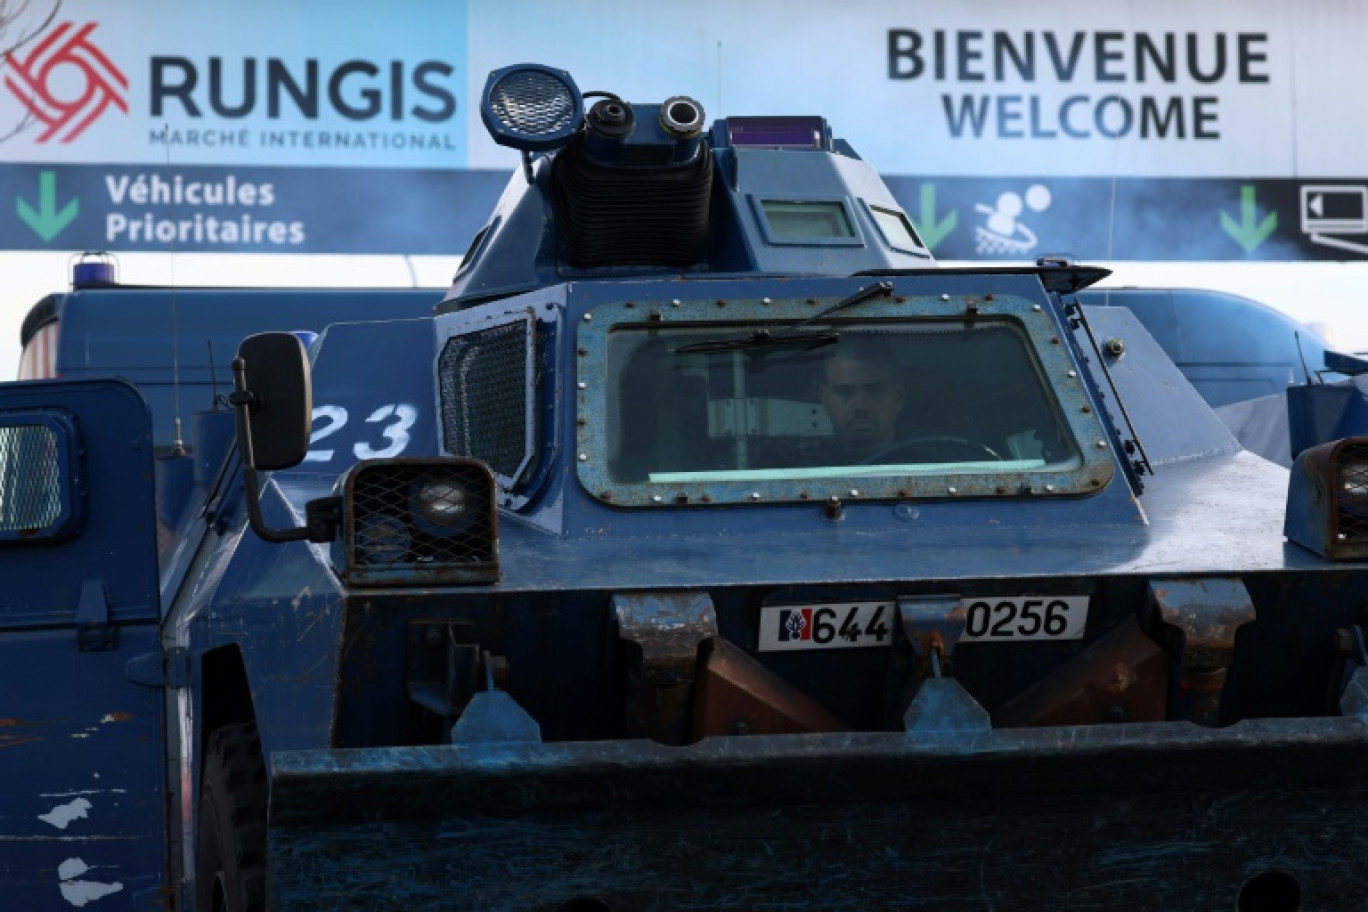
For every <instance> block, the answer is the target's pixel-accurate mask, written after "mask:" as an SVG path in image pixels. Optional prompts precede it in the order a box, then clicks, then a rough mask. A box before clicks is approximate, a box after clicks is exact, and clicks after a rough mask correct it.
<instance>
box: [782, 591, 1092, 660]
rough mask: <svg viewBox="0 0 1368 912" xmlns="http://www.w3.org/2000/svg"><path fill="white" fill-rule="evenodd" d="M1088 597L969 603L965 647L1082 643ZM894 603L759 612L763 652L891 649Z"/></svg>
mask: <svg viewBox="0 0 1368 912" xmlns="http://www.w3.org/2000/svg"><path fill="white" fill-rule="evenodd" d="M1088 599H1089V597H1088V596H1086V595H1058V596H1036V595H1007V596H993V597H991V598H966V599H963V600H961V601H960V610H962V611H963V612H964V633H963V635H962V636H961V640H962V641H966V642H979V643H984V642H1003V641H1013V642H1027V641H1040V640H1079V639H1082V638H1083V633H1084V631H1085V630H1086V629H1087V626H1088ZM897 616H898V612H897V608H896V607H895V605H894V603H893V602H842V603H839V604H831V605H766V606H765V607H764V608H762V609H760V651H761V652H782V651H787V650H796V649H852V648H856V647H861V646H887V645H888V644H890V643H892V642H893V628H894V626H895V625H896V623H897Z"/></svg>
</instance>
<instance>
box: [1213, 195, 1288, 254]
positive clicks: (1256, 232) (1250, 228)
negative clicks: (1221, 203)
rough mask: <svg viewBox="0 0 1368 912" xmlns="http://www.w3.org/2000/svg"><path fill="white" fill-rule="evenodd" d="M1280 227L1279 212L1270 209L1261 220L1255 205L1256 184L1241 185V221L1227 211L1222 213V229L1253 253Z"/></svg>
mask: <svg viewBox="0 0 1368 912" xmlns="http://www.w3.org/2000/svg"><path fill="white" fill-rule="evenodd" d="M1277 227H1278V213H1276V212H1272V211H1270V212H1269V213H1268V215H1266V216H1265V217H1264V220H1263V221H1262V222H1260V221H1259V207H1258V206H1256V205H1254V185H1253V184H1241V185H1240V221H1239V222H1238V223H1236V221H1235V220H1234V219H1233V218H1231V217H1230V216H1229V215H1227V214H1226V213H1224V212H1222V213H1221V229H1222V230H1224V231H1225V233H1226V234H1228V235H1230V236H1231V237H1232V238H1234V239H1235V243H1237V244H1239V245H1240V246H1241V247H1243V248H1244V249H1245V253H1253V252H1254V250H1255V248H1257V247H1258V246H1259V245H1260V244H1262V243H1263V242H1264V241H1266V240H1268V236H1269V235H1270V234H1272V233H1273V229H1274V228H1277Z"/></svg>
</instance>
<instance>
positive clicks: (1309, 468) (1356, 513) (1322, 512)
mask: <svg viewBox="0 0 1368 912" xmlns="http://www.w3.org/2000/svg"><path fill="white" fill-rule="evenodd" d="M1283 532H1284V534H1285V535H1286V536H1287V538H1288V540H1289V541H1293V542H1296V543H1297V544H1299V545H1301V546H1302V547H1304V548H1309V549H1310V550H1312V551H1315V552H1316V553H1317V554H1323V555H1325V556H1326V557H1328V558H1331V559H1333V560H1368V437H1350V438H1347V439H1345V440H1337V441H1334V442H1332V443H1323V444H1321V445H1320V446H1314V447H1311V448H1310V449H1307V450H1303V451H1302V452H1301V453H1300V454H1298V456H1297V460H1296V462H1295V463H1294V464H1293V466H1292V474H1291V476H1290V477H1289V479H1288V487H1287V515H1286V517H1285V519H1284V524H1283Z"/></svg>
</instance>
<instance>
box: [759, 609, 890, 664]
mask: <svg viewBox="0 0 1368 912" xmlns="http://www.w3.org/2000/svg"><path fill="white" fill-rule="evenodd" d="M897 614H898V612H897V609H896V608H895V607H894V605H893V603H892V602H842V603H840V604H832V605H766V606H765V607H764V608H761V609H760V651H761V652H781V651H784V650H794V649H852V648H855V647H859V646H887V645H888V644H889V643H891V642H893V628H894V627H895V626H896V625H897Z"/></svg>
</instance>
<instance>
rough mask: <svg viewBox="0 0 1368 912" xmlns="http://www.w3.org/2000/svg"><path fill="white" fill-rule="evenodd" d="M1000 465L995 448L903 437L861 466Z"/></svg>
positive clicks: (946, 438)
mask: <svg viewBox="0 0 1368 912" xmlns="http://www.w3.org/2000/svg"><path fill="white" fill-rule="evenodd" d="M989 461H991V462H1001V461H1002V457H1001V456H999V455H998V454H997V451H995V450H994V449H993V448H992V447H990V446H987V445H985V444H982V443H975V442H974V441H972V440H966V439H965V438H963V437H951V436H928V437H904V438H903V439H902V440H895V441H893V442H892V443H890V444H889V445H888V446H886V447H882V448H880V449H878V450H876V451H875V452H873V453H871V454H869V455H868V456H866V457H865V458H864V459H862V460H860V464H861V465H881V464H883V463H898V462H989Z"/></svg>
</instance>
